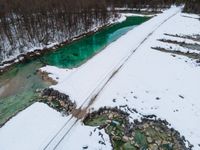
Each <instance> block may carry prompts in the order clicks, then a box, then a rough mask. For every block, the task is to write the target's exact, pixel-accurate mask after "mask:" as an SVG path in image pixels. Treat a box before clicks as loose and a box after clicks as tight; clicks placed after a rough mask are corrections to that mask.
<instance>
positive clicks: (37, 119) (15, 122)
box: [0, 102, 68, 150]
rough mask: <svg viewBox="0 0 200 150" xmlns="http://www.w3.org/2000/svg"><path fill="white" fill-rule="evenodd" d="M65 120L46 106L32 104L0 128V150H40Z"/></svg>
mask: <svg viewBox="0 0 200 150" xmlns="http://www.w3.org/2000/svg"><path fill="white" fill-rule="evenodd" d="M67 118H68V117H63V116H62V115H61V114H60V113H59V112H57V111H55V110H53V109H52V108H50V107H48V106H47V105H46V104H43V103H38V102H37V103H34V104H33V105H31V106H30V107H28V108H27V109H25V110H24V111H22V112H21V113H19V114H18V115H17V116H16V117H13V118H12V119H11V120H10V121H8V122H7V123H6V125H4V126H3V127H2V128H0V150H38V149H41V148H42V147H43V146H44V145H45V144H46V143H48V142H49V141H50V139H51V138H52V137H53V136H54V135H55V134H56V133H57V131H58V130H59V129H60V128H61V127H62V126H63V124H64V123H65V121H66V119H67Z"/></svg>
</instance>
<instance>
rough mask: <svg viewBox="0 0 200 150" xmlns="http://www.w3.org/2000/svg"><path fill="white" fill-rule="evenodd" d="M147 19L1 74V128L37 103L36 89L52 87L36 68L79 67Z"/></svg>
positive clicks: (117, 26) (135, 19)
mask: <svg viewBox="0 0 200 150" xmlns="http://www.w3.org/2000/svg"><path fill="white" fill-rule="evenodd" d="M148 19H149V18H148V17H128V18H127V19H126V20H125V21H123V22H122V23H118V24H115V25H112V26H110V27H107V28H105V29H102V30H101V31H99V32H97V33H95V34H93V35H90V36H87V37H84V38H82V39H80V40H78V41H75V42H72V43H71V44H68V45H66V46H64V47H62V48H60V49H58V50H57V51H54V52H51V53H48V54H45V55H43V56H41V57H39V58H37V59H34V60H30V61H29V62H26V63H23V64H17V65H16V66H14V67H13V69H11V70H10V71H8V72H6V73H4V74H3V75H1V76H0V125H1V124H3V123H5V122H6V121H7V120H8V119H9V118H10V117H11V116H13V115H15V114H16V113H17V112H19V111H20V110H23V109H24V108H26V107H27V106H29V105H31V104H32V103H34V102H35V101H37V95H36V93H35V90H36V89H38V88H45V87H48V86H49V84H48V83H46V82H44V81H42V79H41V78H40V76H38V75H37V73H36V70H37V69H39V68H40V67H42V66H44V64H48V65H53V66H57V67H61V68H74V67H78V66H80V65H81V64H82V63H84V62H85V61H87V60H88V59H90V58H91V57H92V56H94V55H95V54H96V53H98V52H99V51H101V50H102V49H103V48H104V47H105V46H107V45H108V44H110V43H111V42H113V41H115V40H116V39H118V38H119V37H120V36H122V35H123V34H125V33H126V32H128V31H129V30H131V29H133V28H134V27H136V26H137V25H139V24H141V23H143V22H145V21H147V20H148ZM133 40H134V39H133Z"/></svg>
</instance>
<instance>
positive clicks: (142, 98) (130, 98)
mask: <svg viewBox="0 0 200 150" xmlns="http://www.w3.org/2000/svg"><path fill="white" fill-rule="evenodd" d="M180 10H181V8H176V7H174V8H171V9H170V10H168V11H165V12H164V13H163V14H161V15H158V16H157V17H155V18H153V19H151V20H149V21H147V22H146V23H144V24H142V25H140V26H139V27H137V28H134V29H133V30H132V31H130V32H128V33H127V34H126V35H124V36H122V37H121V38H120V39H119V40H117V41H116V42H114V43H112V44H111V45H109V46H108V47H107V48H106V49H105V50H103V51H102V52H101V53H99V54H98V55H96V56H95V57H93V58H92V59H91V60H89V61H88V62H87V63H86V64H84V65H82V66H81V67H79V68H76V69H75V70H73V71H69V72H65V71H66V70H65V69H61V70H60V69H58V68H55V67H51V66H47V67H46V68H43V69H42V70H44V71H47V72H50V73H52V74H51V75H50V76H51V77H52V78H53V79H55V80H57V81H58V84H57V85H55V86H53V88H54V89H56V90H59V91H60V92H63V93H66V94H68V95H69V96H70V97H71V99H72V100H74V101H76V103H77V104H78V106H80V107H81V106H82V107H85V106H87V105H88V103H89V101H88V100H90V99H91V98H93V96H95V95H96V94H98V96H97V97H96V99H95V101H94V103H93V104H92V105H91V106H90V108H89V110H88V111H94V110H98V109H99V108H100V107H103V106H111V107H114V106H122V105H128V106H129V107H130V108H134V109H136V110H137V111H138V112H139V113H131V112H129V113H130V116H131V117H130V120H132V119H135V118H138V119H140V117H141V115H140V114H143V115H151V114H155V115H156V116H157V117H158V118H161V119H166V120H167V121H168V122H169V123H170V124H171V127H174V128H175V129H176V130H178V131H179V132H180V133H181V135H183V136H185V138H186V140H189V142H191V144H193V145H194V150H198V149H200V147H199V146H198V144H200V142H199V141H200V130H199V128H198V125H199V124H200V101H199V97H200V93H199V89H200V84H199V83H200V78H199V77H200V67H199V66H198V65H197V64H196V62H195V61H194V60H191V59H190V58H188V57H186V56H180V55H176V57H172V55H171V54H169V53H164V52H160V51H156V50H154V49H152V48H151V47H155V46H162V47H164V46H166V45H167V43H162V42H160V41H158V39H161V38H165V39H166V38H169V39H175V40H177V41H178V40H185V42H190V43H195V41H193V40H187V39H180V38H175V37H173V38H172V37H167V36H166V35H164V34H165V33H168V34H181V35H193V34H200V21H199V20H197V19H194V18H191V17H184V16H183V15H185V14H183V13H180ZM187 16H189V14H187ZM192 16H194V15H192ZM172 46H174V47H176V46H177V45H172ZM176 48H178V49H179V47H176ZM181 49H182V50H183V51H185V50H186V49H184V48H183V47H181ZM134 50H136V51H135V52H134ZM187 51H188V49H187ZM132 52H134V53H133V54H132ZM195 52H198V51H195ZM127 58H129V59H127ZM124 62H125V64H124V65H123V66H122V67H121V68H120V69H119V70H118V68H119V67H120V66H121V65H122V64H123V63H124ZM115 71H117V72H116V74H115ZM58 72H59V73H58ZM65 73H66V76H65ZM112 75H114V76H112ZM110 77H112V78H110ZM109 79H110V80H109ZM107 81H108V82H107ZM113 99H115V101H113ZM85 100H86V101H85ZM69 117H70V116H68V117H62V116H61V114H59V113H58V112H56V111H54V110H52V109H51V108H48V106H46V105H45V104H41V103H36V104H34V105H32V106H31V107H29V108H27V109H26V110H24V111H23V112H21V113H20V114H19V115H17V116H16V117H14V118H13V119H11V120H10V121H9V122H8V123H7V124H6V125H5V126H4V127H2V128H1V129H0V149H2V150H12V149H13V148H14V149H17V148H19V149H41V147H42V148H44V146H45V144H47V143H48V142H49V141H50V140H51V139H52V137H53V136H54V135H55V134H56V133H57V132H58V131H59V130H60V128H62V127H63V125H64V124H65V123H66V120H68V119H69ZM69 127H70V126H69ZM100 132H101V133H102V135H103V137H104V138H103V139H102V136H100V135H101V134H100V135H99V131H98V130H95V128H93V127H86V126H83V125H82V124H81V122H80V121H78V122H77V123H76V124H75V126H73V128H72V129H71V130H70V132H69V133H68V134H67V135H66V136H65V137H63V139H62V141H61V142H60V143H57V144H58V145H57V147H56V148H57V149H70V150H71V149H72V150H79V149H82V148H83V147H87V148H88V149H92V150H93V149H106V150H107V149H111V145H110V142H109V137H108V135H106V134H105V132H104V131H103V130H102V131H100ZM62 134H64V133H62ZM30 139H31V140H30ZM100 140H104V141H105V143H106V145H101V144H97V143H98V141H100ZM11 142H13V143H14V144H10V143H11ZM95 143H96V144H95ZM30 145H31V147H30Z"/></svg>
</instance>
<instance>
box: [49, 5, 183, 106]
mask: <svg viewBox="0 0 200 150" xmlns="http://www.w3.org/2000/svg"><path fill="white" fill-rule="evenodd" d="M180 10H181V7H172V8H171V9H169V10H167V11H165V12H164V13H163V14H160V15H158V16H156V17H154V18H152V19H151V20H149V21H147V22H145V23H143V24H142V25H140V26H138V27H136V28H134V29H133V30H131V31H129V32H128V33H127V34H125V35H124V36H122V37H121V38H119V39H118V40H117V41H115V42H113V43H112V44H110V45H109V46H107V47H106V48H105V49H104V50H103V51H102V52H101V53H99V54H97V55H96V56H95V57H94V58H93V59H91V60H89V61H88V62H87V63H86V64H84V65H82V66H81V67H80V68H78V69H77V70H76V71H75V72H74V73H73V75H71V76H69V77H68V78H66V79H65V80H64V81H63V82H59V83H58V84H57V85H55V86H52V88H54V89H55V90H58V91H60V92H61V93H65V94H67V95H69V96H70V98H71V100H73V101H76V104H77V105H78V106H79V107H81V106H82V105H84V103H85V104H86V102H87V101H88V100H90V99H92V98H93V97H94V96H95V95H96V94H97V93H98V91H99V90H100V89H101V88H102V87H103V86H104V85H105V84H106V82H107V81H108V80H109V78H110V77H111V76H112V75H113V73H115V71H117V69H118V68H119V67H120V66H121V65H122V64H123V63H124V62H125V60H126V59H127V58H128V57H129V56H130V55H131V54H132V53H133V52H134V51H135V49H136V48H137V47H138V46H139V45H140V44H141V43H142V42H143V41H144V40H145V39H146V38H147V37H148V36H149V35H151V33H152V32H153V31H154V30H155V29H157V28H158V27H159V26H160V25H161V24H162V23H164V22H165V21H166V20H167V19H169V18H170V17H172V16H173V15H174V14H176V13H177V12H179V11H180ZM136 36H137V38H135V37H136ZM77 93H78V94H77Z"/></svg>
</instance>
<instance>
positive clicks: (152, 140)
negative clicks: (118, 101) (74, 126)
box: [83, 107, 192, 150]
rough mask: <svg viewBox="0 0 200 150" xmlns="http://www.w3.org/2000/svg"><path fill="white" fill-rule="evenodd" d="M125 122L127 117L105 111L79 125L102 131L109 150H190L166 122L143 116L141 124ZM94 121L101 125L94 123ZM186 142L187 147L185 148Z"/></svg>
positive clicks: (116, 111)
mask: <svg viewBox="0 0 200 150" xmlns="http://www.w3.org/2000/svg"><path fill="white" fill-rule="evenodd" d="M102 117H103V118H102ZM128 118H129V114H128V113H126V112H123V111H122V110H120V109H118V108H106V107H105V108H101V109H99V110H98V111H95V112H92V113H90V114H88V115H87V116H86V117H85V119H84V121H83V122H84V124H85V125H89V126H98V128H99V129H104V130H105V131H106V133H107V134H108V135H109V137H110V140H111V143H112V147H113V149H123V148H131V149H133V150H134V149H150V150H157V149H161V150H169V149H176V150H191V149H192V145H190V143H189V142H188V141H186V139H185V138H184V137H183V136H181V135H180V133H179V132H178V131H176V130H175V129H174V128H169V127H168V126H169V123H168V122H167V121H166V120H161V119H156V117H152V116H146V117H144V118H142V119H141V121H138V120H134V122H129V119H128ZM150 118H153V119H150ZM98 119H99V120H101V121H100V122H98V121H97V120H98ZM103 119H104V120H103ZM186 142H187V143H188V145H189V147H186V145H185V143H186Z"/></svg>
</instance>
